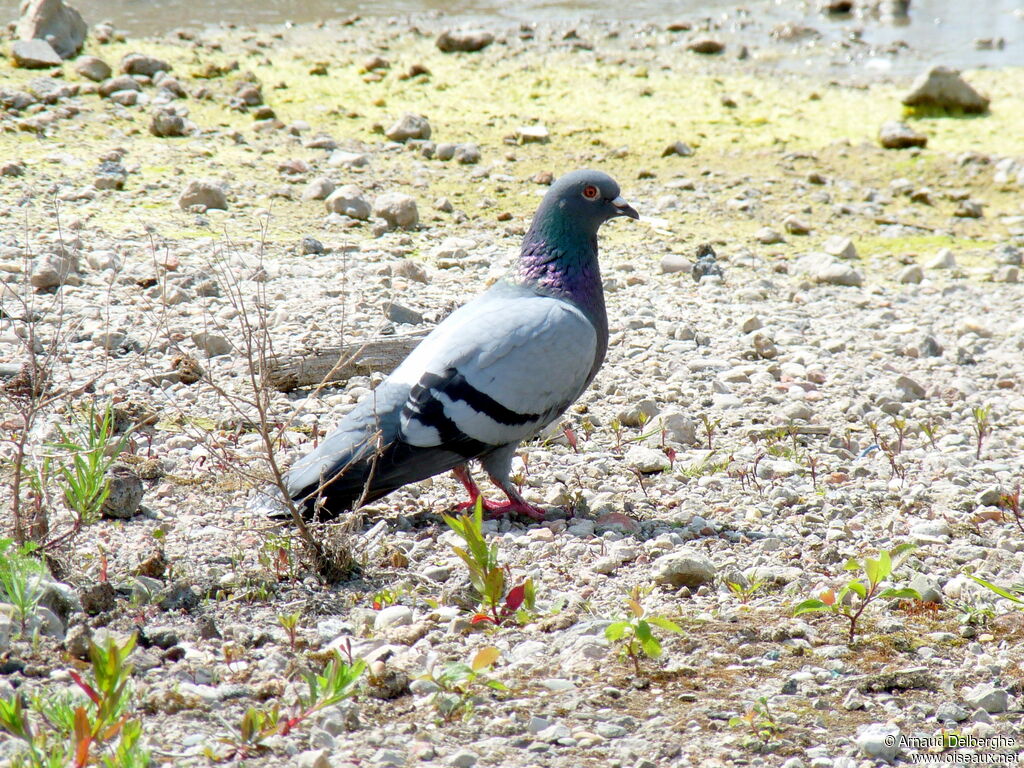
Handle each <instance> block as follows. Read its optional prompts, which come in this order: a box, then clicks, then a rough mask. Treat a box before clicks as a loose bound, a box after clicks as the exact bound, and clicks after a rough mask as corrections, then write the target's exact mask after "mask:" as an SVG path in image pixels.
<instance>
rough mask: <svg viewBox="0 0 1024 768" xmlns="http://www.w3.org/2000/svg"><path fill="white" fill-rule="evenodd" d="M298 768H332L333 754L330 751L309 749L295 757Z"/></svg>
mask: <svg viewBox="0 0 1024 768" xmlns="http://www.w3.org/2000/svg"><path fill="white" fill-rule="evenodd" d="M295 764H296V766H298V768H331V752H330V750H328V749H307V750H304V751H302V752H299V754H298V755H296V756H295Z"/></svg>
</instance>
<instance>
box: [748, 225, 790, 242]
mask: <svg viewBox="0 0 1024 768" xmlns="http://www.w3.org/2000/svg"><path fill="white" fill-rule="evenodd" d="M754 239H755V240H757V242H759V243H761V245H775V244H776V243H784V242H786V238H784V237H783V236H782V233H781V232H777V231H775V230H774V229H772V228H771V227H761V228H760V229H759V230H757V232H755V233H754Z"/></svg>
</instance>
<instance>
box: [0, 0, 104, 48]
mask: <svg viewBox="0 0 1024 768" xmlns="http://www.w3.org/2000/svg"><path fill="white" fill-rule="evenodd" d="M88 31H89V29H88V27H87V26H86V24H85V21H84V20H83V19H82V14H80V13H79V12H78V11H76V10H75V9H74V8H72V7H71V6H69V5H65V4H64V3H63V2H62V0H23V2H22V3H21V8H20V17H19V19H18V26H17V28H16V29H15V32H14V36H15V37H16V38H18V39H19V40H45V41H47V43H49V45H50V46H51V47H52V48H53V50H55V51H56V52H57V55H59V56H61V57H62V58H65V59H69V58H71V57H72V56H74V55H75V54H76V53H78V52H79V51H80V50H82V45H83V44H84V43H85V36H86V34H87V33H88Z"/></svg>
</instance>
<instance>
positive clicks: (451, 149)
mask: <svg viewBox="0 0 1024 768" xmlns="http://www.w3.org/2000/svg"><path fill="white" fill-rule="evenodd" d="M457 147H458V145H457V144H451V143H448V142H442V143H441V144H438V145H437V146H436V147H434V157H436V158H437V159H438V160H444V161H448V160H451V159H452V158H453V157H455V150H456V148H457Z"/></svg>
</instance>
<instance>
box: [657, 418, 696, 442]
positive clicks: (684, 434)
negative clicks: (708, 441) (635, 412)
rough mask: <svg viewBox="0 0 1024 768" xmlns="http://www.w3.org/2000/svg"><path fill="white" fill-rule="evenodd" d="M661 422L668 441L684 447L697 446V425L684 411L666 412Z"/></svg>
mask: <svg viewBox="0 0 1024 768" xmlns="http://www.w3.org/2000/svg"><path fill="white" fill-rule="evenodd" d="M660 421H661V428H662V429H664V430H665V437H666V439H668V440H671V441H673V442H675V443H680V444H682V445H696V444H697V442H698V440H697V424H696V422H695V421H694V420H693V419H691V418H690V417H689V416H687V415H686V414H684V413H683V412H682V411H665V412H664V413H662V414H661V419H660Z"/></svg>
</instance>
